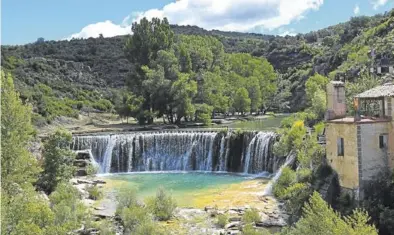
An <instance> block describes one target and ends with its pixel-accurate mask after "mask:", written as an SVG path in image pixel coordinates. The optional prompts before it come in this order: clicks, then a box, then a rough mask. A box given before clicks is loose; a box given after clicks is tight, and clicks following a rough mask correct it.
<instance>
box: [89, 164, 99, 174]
mask: <svg viewBox="0 0 394 235" xmlns="http://www.w3.org/2000/svg"><path fill="white" fill-rule="evenodd" d="M97 172H98V167H97V166H95V165H93V164H92V163H90V164H88V165H87V167H86V173H87V174H88V176H92V175H95V174H97Z"/></svg>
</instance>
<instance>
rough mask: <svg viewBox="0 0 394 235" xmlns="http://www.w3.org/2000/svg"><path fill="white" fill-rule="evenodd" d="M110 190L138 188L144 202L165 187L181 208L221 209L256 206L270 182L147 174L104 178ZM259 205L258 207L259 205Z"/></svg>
mask: <svg viewBox="0 0 394 235" xmlns="http://www.w3.org/2000/svg"><path fill="white" fill-rule="evenodd" d="M102 178H103V179H104V180H105V181H106V182H107V185H106V190H108V191H110V190H114V191H116V189H119V188H122V187H134V188H136V189H137V190H138V191H137V196H138V197H139V198H140V199H143V198H146V197H149V196H154V195H155V193H156V190H157V188H159V187H164V188H165V189H166V190H167V191H169V192H170V193H171V194H172V196H173V197H174V198H175V199H176V201H177V203H178V205H179V206H180V207H196V208H203V207H205V206H218V207H220V208H225V207H231V206H242V205H245V204H248V205H251V206H256V205H257V204H258V203H259V202H260V200H259V198H258V197H259V195H260V194H261V193H262V192H263V191H264V188H265V186H266V184H267V182H268V179H267V178H258V179H256V178H255V177H251V176H245V175H239V174H229V173H200V172H154V173H152V172H146V173H141V172H140V173H127V174H112V175H106V176H102ZM255 204H256V205H255Z"/></svg>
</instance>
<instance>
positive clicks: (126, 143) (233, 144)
mask: <svg viewBox="0 0 394 235" xmlns="http://www.w3.org/2000/svg"><path fill="white" fill-rule="evenodd" d="M274 137H275V134H274V133H273V132H249V133H246V134H235V133H233V132H227V133H224V132H214V131H163V132H135V133H119V134H103V135H90V136H88V135H81V136H74V137H73V144H72V149H73V150H86V149H88V150H90V151H91V153H92V155H93V158H94V160H95V161H96V162H97V163H98V165H99V166H100V167H99V169H100V173H110V172H132V171H228V172H242V173H253V174H255V173H261V172H264V171H269V172H273V171H275V170H276V169H275V164H276V161H277V160H276V158H275V157H274V156H273V154H272V153H271V147H272V143H273V140H274Z"/></svg>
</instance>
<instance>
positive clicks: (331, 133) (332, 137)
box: [326, 123, 359, 190]
mask: <svg viewBox="0 0 394 235" xmlns="http://www.w3.org/2000/svg"><path fill="white" fill-rule="evenodd" d="M356 136H357V126H356V125H354V124H353V123H327V125H326V154H327V162H328V163H329V164H330V165H331V167H332V168H333V169H334V170H335V171H336V172H337V173H338V176H339V183H340V185H341V187H345V188H348V189H351V190H355V189H358V187H359V177H358V176H359V174H358V172H359V171H358V158H357V156H358V154H357V138H356ZM339 137H341V138H343V139H344V156H338V154H337V153H338V152H337V151H338V149H337V139H338V138H339Z"/></svg>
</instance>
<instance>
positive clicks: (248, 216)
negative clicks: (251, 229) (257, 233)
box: [242, 208, 261, 224]
mask: <svg viewBox="0 0 394 235" xmlns="http://www.w3.org/2000/svg"><path fill="white" fill-rule="evenodd" d="M242 221H243V222H245V223H247V224H249V223H257V222H260V221H261V217H260V214H259V211H258V210H257V209H256V208H251V209H248V210H246V211H245V214H244V215H243V216H242Z"/></svg>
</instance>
